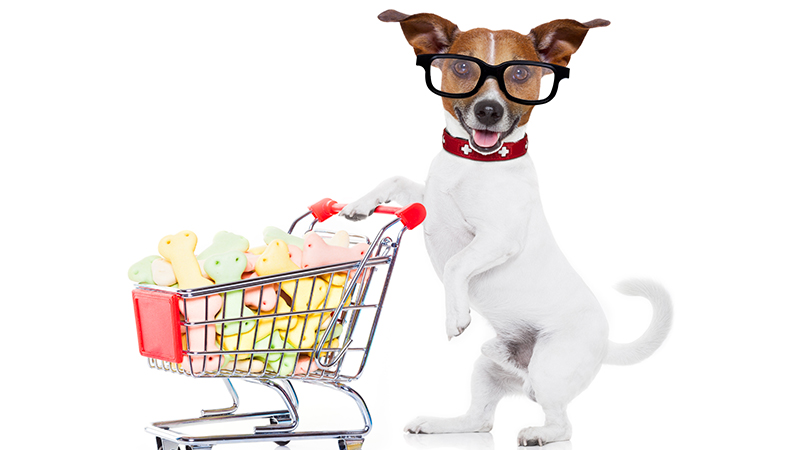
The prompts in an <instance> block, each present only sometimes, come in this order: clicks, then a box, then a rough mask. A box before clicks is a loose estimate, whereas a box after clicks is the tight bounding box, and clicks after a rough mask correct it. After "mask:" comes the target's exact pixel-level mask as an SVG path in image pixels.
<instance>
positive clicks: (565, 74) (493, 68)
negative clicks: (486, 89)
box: [417, 53, 569, 105]
mask: <svg viewBox="0 0 800 450" xmlns="http://www.w3.org/2000/svg"><path fill="white" fill-rule="evenodd" d="M437 59H463V60H466V61H472V62H474V63H475V64H477V65H478V67H480V69H481V75H480V77H479V78H478V83H477V84H476V85H475V88H474V89H472V90H471V91H469V92H466V93H463V94H451V93H449V92H443V91H440V90H438V89H436V88H435V87H434V86H433V82H432V81H431V63H432V62H433V61H435V60H437ZM520 63H524V64H526V65H531V66H538V67H544V68H546V69H550V70H551V71H553V77H554V79H553V91H552V92H550V95H548V96H547V98H544V99H538V100H524V99H521V98H517V97H514V96H513V95H511V94H509V93H508V90H507V89H506V82H505V80H504V79H503V72H505V69H506V68H507V67H509V66H515V65H519V64H520ZM417 65H418V66H420V67H422V68H423V69H425V83H426V84H427V85H428V89H430V90H431V92H433V93H434V94H436V95H438V96H441V97H445V98H467V97H472V96H473V95H475V94H476V93H477V92H478V91H479V90H480V89H481V87H483V83H485V82H486V79H487V78H489V77H492V78H494V79H495V80H496V81H497V84H498V85H499V86H500V90H501V91H502V92H503V94H505V95H506V97H508V99H509V100H511V101H513V102H515V103H519V104H522V105H541V104H544V103H547V102H549V101H550V100H552V99H553V98H555V96H556V92H557V91H558V83H559V82H560V81H561V80H563V79H564V78H569V68H568V67H564V66H559V65H556V64H550V63H546V62H541V61H524V60H512V61H506V62H504V63H500V64H498V65H491V64H488V63H486V62H484V61H482V60H480V59H478V58H475V57H474V56H467V55H459V54H456V53H436V54H423V55H417Z"/></svg>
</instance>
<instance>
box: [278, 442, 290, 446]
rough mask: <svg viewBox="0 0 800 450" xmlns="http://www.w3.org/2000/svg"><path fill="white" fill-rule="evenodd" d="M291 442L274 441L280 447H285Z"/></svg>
mask: <svg viewBox="0 0 800 450" xmlns="http://www.w3.org/2000/svg"><path fill="white" fill-rule="evenodd" d="M289 442H291V441H275V443H276V444H278V445H280V446H281V447H283V446H285V445H287V444H288V443H289Z"/></svg>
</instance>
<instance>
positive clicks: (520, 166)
mask: <svg viewBox="0 0 800 450" xmlns="http://www.w3.org/2000/svg"><path fill="white" fill-rule="evenodd" d="M520 160H522V158H520ZM528 165H530V168H528V167H527V166H528ZM527 169H530V170H531V171H532V169H533V167H532V164H531V163H530V160H527V161H516V160H515V161H509V162H502V163H485V162H477V161H470V160H467V159H463V158H458V157H456V156H453V155H450V154H449V153H446V152H441V153H440V154H439V155H438V156H437V157H436V158H434V160H433V162H432V163H431V167H430V171H429V172H428V179H427V181H426V183H425V195H424V203H425V207H426V208H427V210H428V216H427V218H426V219H425V222H424V229H425V244H426V247H427V250H428V254H429V256H430V258H431V262H432V263H433V266H434V268H435V270H436V273H437V274H438V275H439V277H441V275H442V271H443V269H444V264H445V263H446V262H447V260H449V259H450V258H451V257H452V256H453V255H455V254H456V253H458V252H459V251H460V250H462V249H463V248H464V247H466V246H467V245H468V244H469V243H470V242H471V241H472V239H473V238H474V237H475V225H474V224H475V222H476V220H480V219H481V218H482V217H484V216H485V215H486V214H493V210H494V207H495V206H496V205H497V202H503V203H508V202H514V201H515V200H514V199H515V195H516V196H518V194H519V192H520V190H521V189H525V190H530V189H531V187H530V183H531V182H534V183H535V181H533V180H532V179H531V177H528V176H525V174H526V173H527V172H528V170H527ZM515 193H516V194H515Z"/></svg>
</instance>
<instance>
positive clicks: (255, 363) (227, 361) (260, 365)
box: [222, 354, 264, 373]
mask: <svg viewBox="0 0 800 450" xmlns="http://www.w3.org/2000/svg"><path fill="white" fill-rule="evenodd" d="M235 356H238V358H236V357H235ZM243 356H247V358H243ZM249 356H250V355H231V354H227V355H225V357H224V359H223V363H222V364H223V369H225V370H230V371H233V370H238V371H240V372H250V373H261V372H263V371H264V362H263V361H259V360H256V359H254V360H252V361H250V358H249ZM234 362H235V363H236V367H234V365H233V364H234Z"/></svg>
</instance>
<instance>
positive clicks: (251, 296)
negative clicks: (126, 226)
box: [242, 272, 278, 314]
mask: <svg viewBox="0 0 800 450" xmlns="http://www.w3.org/2000/svg"><path fill="white" fill-rule="evenodd" d="M256 277H258V274H257V273H255V272H253V273H250V274H244V275H242V279H243V280H246V279H248V278H256ZM277 288H278V285H276V284H268V285H266V286H256V287H251V288H249V289H245V290H244V304H245V305H246V306H247V307H249V308H252V309H253V310H255V311H256V312H259V311H260V312H261V314H267V313H270V312H272V310H273V309H275V304H276V303H277V302H278V293H277V292H276V289H277ZM259 303H260V308H261V309H260V310H259Z"/></svg>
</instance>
